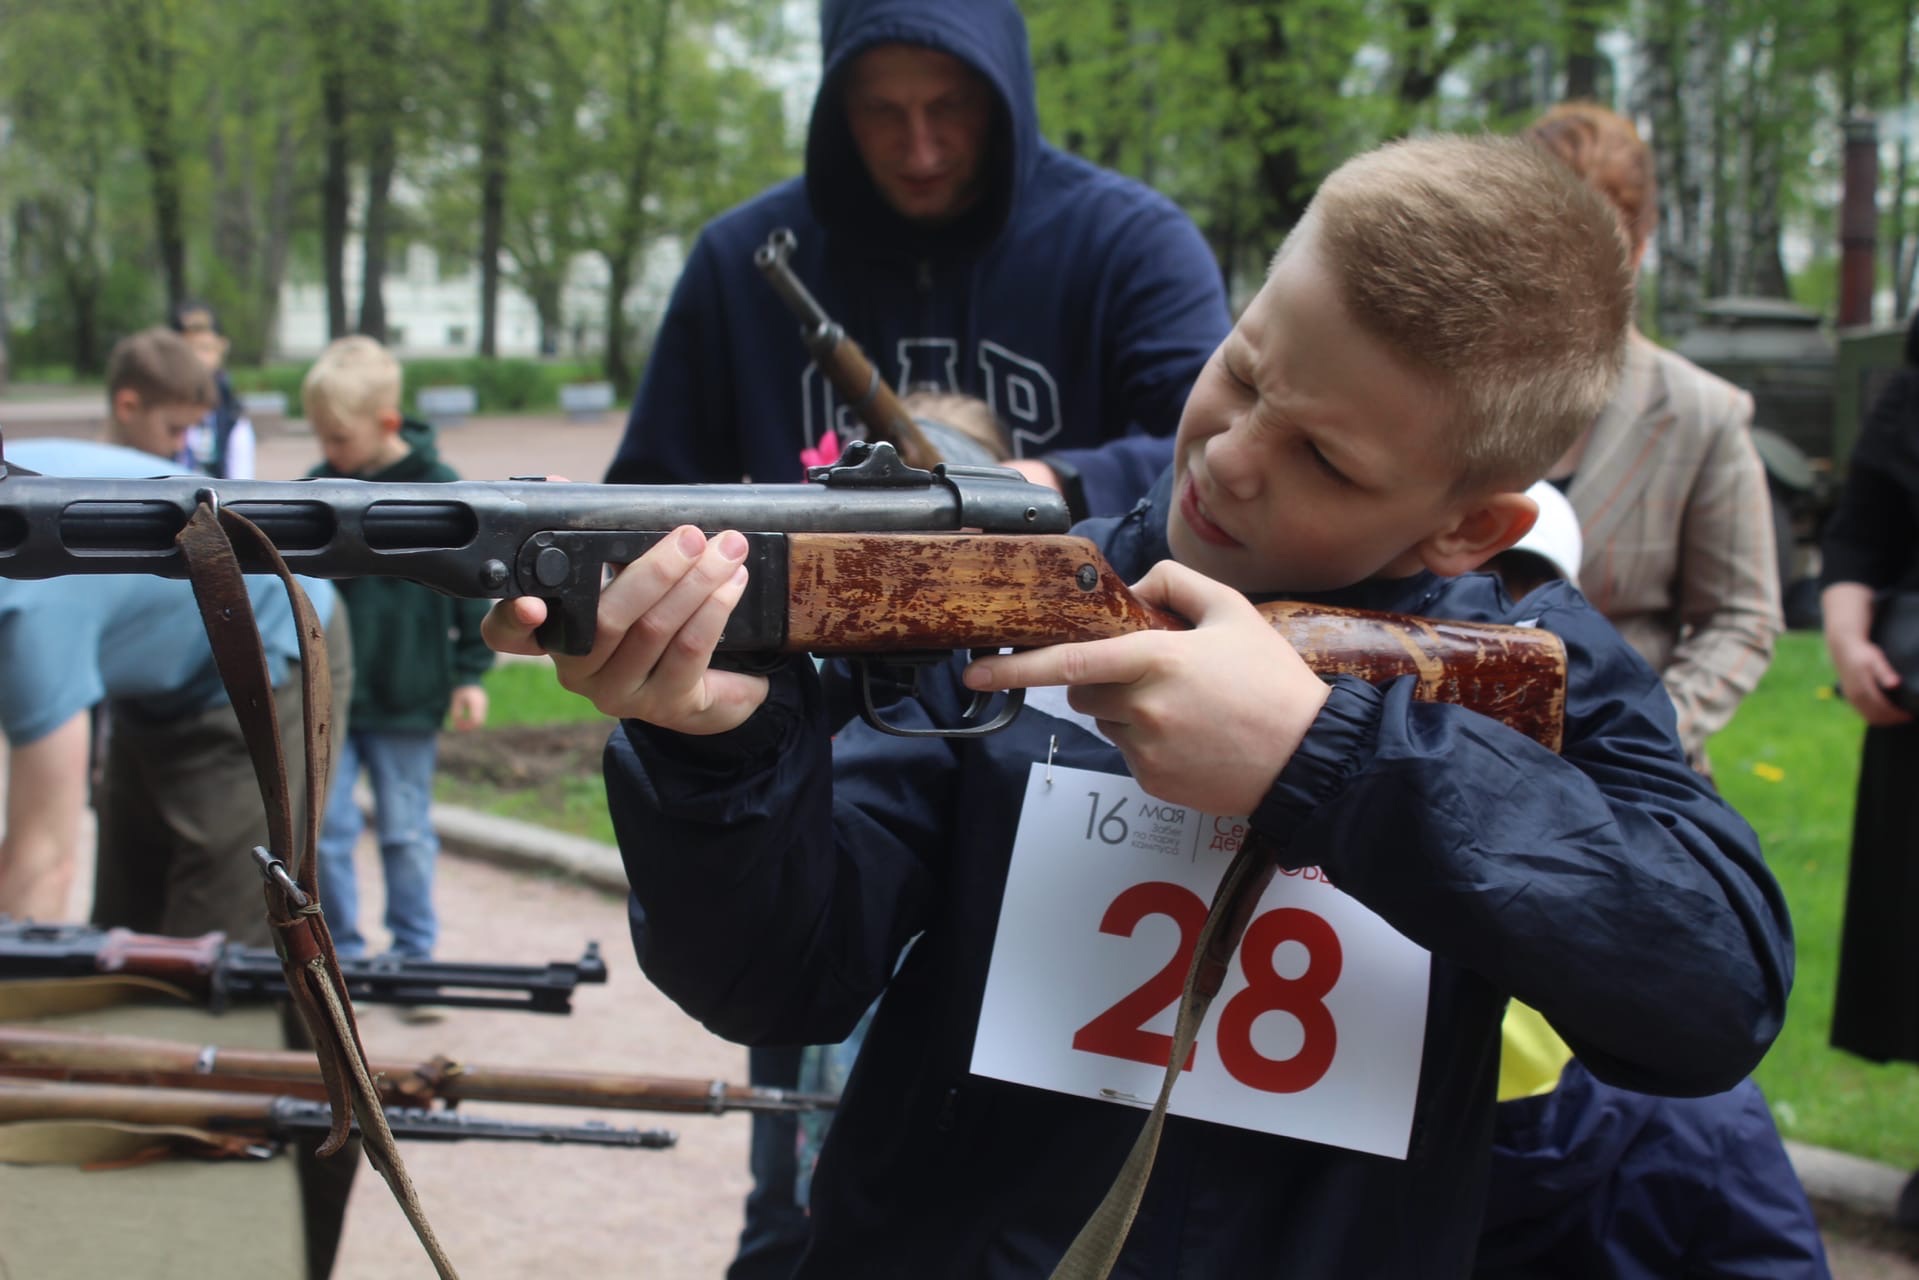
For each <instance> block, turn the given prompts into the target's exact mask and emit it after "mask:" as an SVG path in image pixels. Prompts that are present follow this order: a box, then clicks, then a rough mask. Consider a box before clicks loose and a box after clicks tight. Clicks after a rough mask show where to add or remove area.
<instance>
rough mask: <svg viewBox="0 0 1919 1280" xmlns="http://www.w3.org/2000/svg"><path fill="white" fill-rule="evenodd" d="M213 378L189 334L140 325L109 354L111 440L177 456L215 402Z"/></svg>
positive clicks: (108, 407)
mask: <svg viewBox="0 0 1919 1280" xmlns="http://www.w3.org/2000/svg"><path fill="white" fill-rule="evenodd" d="M213 402H214V393H213V379H212V378H210V377H209V376H208V375H207V371H206V366H205V365H203V364H201V363H200V360H199V358H198V357H197V356H195V355H194V354H193V348H192V347H190V346H189V345H188V344H187V342H186V340H185V339H184V338H182V337H180V336H179V335H178V334H176V333H174V332H172V331H171V330H168V329H161V328H158V327H155V328H152V329H142V330H141V331H140V332H138V333H136V334H134V335H132V336H131V337H127V338H122V339H121V340H120V341H119V342H117V343H115V344H114V348H113V351H112V353H111V354H110V355H108V357H107V442H108V443H109V444H118V445H125V446H126V447H127V448H129V449H139V450H141V451H143V452H145V453H153V454H158V455H159V456H160V457H162V458H174V459H178V457H179V455H180V452H181V450H182V449H183V448H184V447H185V444H186V437H187V432H188V431H189V430H190V429H191V428H192V427H193V424H194V423H196V422H198V421H200V419H201V418H203V417H205V416H206V412H207V410H208V409H209V408H210V407H211V406H212V405H213Z"/></svg>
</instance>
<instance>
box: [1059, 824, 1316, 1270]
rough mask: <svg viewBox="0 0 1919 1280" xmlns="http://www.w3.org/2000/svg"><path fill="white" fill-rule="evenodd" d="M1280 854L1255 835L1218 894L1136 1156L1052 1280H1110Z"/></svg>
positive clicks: (1129, 1160) (1237, 856) (1196, 952)
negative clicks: (1188, 1072) (1177, 1088)
mask: <svg viewBox="0 0 1919 1280" xmlns="http://www.w3.org/2000/svg"><path fill="white" fill-rule="evenodd" d="M1278 852H1279V851H1278V849H1277V848H1276V847H1275V846H1274V844H1273V842H1272V839H1271V838H1270V837H1268V836H1266V835H1263V834H1262V833H1260V832H1259V831H1257V830H1255V831H1253V832H1252V833H1251V834H1250V835H1249V836H1248V837H1247V839H1246V841H1245V842H1244V843H1243V844H1242V845H1241V846H1240V849H1239V852H1238V853H1237V854H1235V855H1233V861H1232V863H1231V864H1230V865H1229V866H1228V867H1227V868H1226V874H1225V876H1224V877H1223V878H1222V879H1221V880H1220V882H1219V888H1218V889H1217V890H1215V891H1214V893H1213V903H1212V907H1211V908H1210V909H1209V910H1208V911H1207V913H1206V923H1205V925H1204V926H1203V927H1202V928H1201V929H1200V932H1199V941H1198V943H1197V945H1195V946H1194V948H1193V963H1192V965H1191V967H1189V968H1188V969H1187V970H1186V985H1185V988H1184V989H1183V990H1182V991H1181V992H1180V997H1179V1015H1178V1018H1177V1020H1176V1021H1175V1022H1174V1025H1173V1052H1172V1056H1171V1057H1170V1058H1169V1059H1168V1060H1167V1063H1166V1075H1165V1077H1164V1078H1163V1079H1161V1081H1160V1085H1159V1098H1158V1099H1157V1100H1156V1101H1155V1102H1154V1103H1153V1110H1152V1112H1151V1113H1150V1114H1149V1115H1148V1116H1147V1117H1146V1123H1145V1124H1144V1125H1143V1126H1141V1128H1140V1131H1139V1137H1138V1138H1137V1139H1135V1140H1134V1142H1133V1149H1132V1150H1131V1151H1129V1152H1128V1153H1127V1155H1126V1163H1125V1164H1123V1165H1121V1166H1120V1171H1119V1176H1118V1177H1116V1178H1114V1179H1113V1185H1112V1186H1111V1187H1109V1188H1107V1191H1106V1196H1105V1198H1104V1199H1103V1200H1101V1201H1100V1202H1099V1207H1098V1208H1097V1209H1094V1210H1093V1216H1092V1217H1090V1218H1088V1219H1087V1220H1086V1225H1085V1226H1083V1227H1081V1228H1080V1229H1079V1235H1077V1236H1075V1237H1074V1238H1073V1243H1072V1245H1071V1247H1069V1248H1068V1249H1067V1250H1066V1254H1065V1256H1064V1257H1062V1258H1061V1259H1060V1261H1059V1265H1058V1266H1057V1267H1055V1268H1054V1269H1053V1280H1106V1277H1107V1276H1108V1275H1109V1274H1110V1273H1111V1272H1112V1270H1113V1264H1114V1263H1116V1262H1118V1261H1119V1251H1120V1249H1121V1248H1122V1247H1124V1245H1125V1244H1126V1234H1127V1232H1129V1231H1131V1230H1132V1228H1133V1215H1135V1214H1136V1213H1138V1212H1139V1202H1140V1197H1142V1196H1143V1195H1145V1194H1146V1180H1147V1179H1148V1178H1149V1177H1151V1176H1152V1172H1153V1157H1154V1156H1155V1155H1157V1154H1158V1152H1159V1136H1160V1133H1161V1131H1162V1130H1164V1129H1165V1127H1166V1106H1167V1104H1168V1103H1169V1102H1171V1101H1172V1097H1173V1084H1174V1082H1176V1081H1177V1080H1178V1079H1179V1072H1180V1067H1181V1065H1182V1064H1184V1063H1185V1061H1186V1057H1187V1055H1188V1054H1190V1053H1191V1052H1192V1051H1193V1041H1194V1040H1195V1039H1196V1038H1197V1037H1198V1036H1199V1028H1200V1024H1201V1023H1202V1022H1204V1021H1205V1020H1206V1010H1207V1009H1208V1008H1209V1007H1210V1006H1211V1005H1212V1003H1213V997H1214V996H1216V995H1218V994H1219V989H1220V987H1221V985H1223V984H1224V983H1225V981H1226V971H1227V966H1228V965H1229V964H1231V962H1232V959H1233V952H1235V951H1237V950H1238V949H1239V940H1240V939H1241V938H1242V937H1243V936H1245V933H1246V926H1247V924H1248V923H1249V922H1250V921H1251V920H1252V918H1253V911H1254V909H1255V908H1256V907H1257V906H1258V905H1259V899H1260V896H1261V895H1262V894H1264V893H1265V892H1266V886H1267V885H1268V884H1270V883H1271V882H1272V879H1273V873H1274V872H1275V871H1277V870H1278V869H1279V857H1278Z"/></svg>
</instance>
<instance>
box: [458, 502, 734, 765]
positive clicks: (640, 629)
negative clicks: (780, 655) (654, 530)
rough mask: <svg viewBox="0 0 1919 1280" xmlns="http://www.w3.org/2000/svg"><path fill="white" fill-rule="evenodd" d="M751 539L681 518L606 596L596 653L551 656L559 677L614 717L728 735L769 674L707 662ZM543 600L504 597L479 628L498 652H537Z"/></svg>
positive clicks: (676, 729)
mask: <svg viewBox="0 0 1919 1280" xmlns="http://www.w3.org/2000/svg"><path fill="white" fill-rule="evenodd" d="M745 558H746V538H745V537H744V536H743V535H741V534H739V533H734V532H730V531H729V532H726V533H722V534H720V535H719V536H717V537H714V538H710V539H709V538H707V537H706V536H705V535H704V534H702V533H701V532H700V531H699V530H698V529H696V528H694V527H693V526H692V525H682V526H681V527H680V528H678V529H676V530H674V531H673V532H672V533H671V534H669V535H667V537H665V538H664V539H662V540H661V541H660V543H659V544H658V545H657V546H655V547H654V548H653V549H652V550H651V551H649V552H647V553H646V554H645V555H643V556H641V557H640V558H639V559H638V560H635V561H634V562H633V563H632V564H630V565H628V566H626V568H624V569H622V570H620V572H619V575H618V576H617V577H615V578H614V579H613V581H612V582H610V583H608V584H607V587H606V589H605V590H604V591H602V592H601V593H600V610H599V615H598V617H597V619H596V622H595V625H596V633H595V636H594V641H593V651H592V652H591V653H588V654H585V655H583V656H580V657H570V656H567V655H565V654H553V655H552V658H553V668H554V670H555V671H556V672H557V673H558V674H559V677H560V684H561V685H562V686H564V687H565V688H567V689H570V690H572V691H573V692H574V693H577V694H579V695H581V696H582V697H584V698H586V699H587V700H589V701H590V702H592V703H593V705H594V706H596V707H598V708H599V709H600V710H601V711H603V712H605V713H606V714H607V715H610V716H618V717H619V718H621V719H631V720H644V721H646V722H647V723H649V724H655V725H658V726H660V727H661V728H663V729H671V730H673V731H674V732H676V733H690V734H709V733H724V732H725V731H726V730H728V729H732V728H735V727H737V726H739V725H741V724H743V723H745V721H746V719H747V717H749V716H751V715H752V714H753V713H754V712H755V711H756V710H758V709H759V706H760V704H761V703H762V702H764V701H765V700H766V687H767V686H766V677H765V676H755V675H746V674H743V673H741V672H737V671H717V670H713V669H712V668H710V667H708V665H707V664H708V663H709V662H710V661H711V660H712V657H713V649H714V647H715V646H716V645H718V644H719V642H720V635H721V633H722V632H723V631H724V630H725V628H726V620H727V618H728V616H730V615H731V614H732V612H733V606H734V605H735V604H737V603H739V599H740V594H741V592H743V591H744V590H745V589H746V569H745V567H744V565H743V564H742V563H741V562H742V561H743V560H745ZM545 620H546V603H545V602H544V601H542V600H539V599H536V598H534V597H530V596H520V597H517V598H515V599H511V600H502V601H500V602H499V603H498V604H496V605H494V606H493V608H492V609H491V610H490V611H489V612H488V613H487V615H486V621H485V622H484V623H482V624H481V627H480V633H481V634H482V635H483V636H485V637H486V642H487V644H488V645H490V646H492V647H493V648H494V649H496V650H498V651H499V652H501V653H527V654H539V653H543V652H544V650H542V649H541V648H540V645H539V642H538V641H537V640H536V639H534V635H533V633H534V631H535V629H536V628H538V626H539V625H540V623H542V622H543V621H545Z"/></svg>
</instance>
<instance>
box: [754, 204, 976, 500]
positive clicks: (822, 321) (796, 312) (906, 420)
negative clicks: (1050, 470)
mask: <svg viewBox="0 0 1919 1280" xmlns="http://www.w3.org/2000/svg"><path fill="white" fill-rule="evenodd" d="M798 247H799V238H798V237H796V236H795V235H794V234H793V232H792V231H791V229H789V228H787V227H778V228H775V229H774V230H773V232H772V233H771V234H769V235H768V236H767V237H766V243H764V244H762V245H761V246H760V247H759V248H757V249H755V250H754V251H753V265H754V266H756V267H758V268H759V269H760V274H762V275H764V276H765V277H766V282H767V283H768V284H769V285H771V286H773V292H774V293H777V294H778V295H779V296H780V301H781V302H784V303H785V304H786V308H787V310H789V311H791V312H792V313H793V317H794V319H796V320H798V321H799V322H800V341H801V342H802V343H804V344H805V345H806V349H807V351H808V352H809V353H810V354H811V355H812V357H813V363H814V364H816V365H818V366H819V369H820V372H821V373H822V374H824V375H825V376H826V380H827V381H828V382H830V383H832V384H833V389H834V390H835V391H837V392H839V394H840V398H841V399H842V400H844V401H846V404H847V407H848V408H850V409H851V410H852V411H853V412H854V413H855V414H856V415H857V416H858V417H859V420H860V422H861V424H862V425H864V426H865V428H866V439H867V440H868V441H869V442H871V443H873V444H890V445H892V446H893V447H894V448H895V449H897V450H899V455H900V458H901V460H902V461H904V462H905V463H906V464H907V465H908V466H910V467H923V468H931V467H933V466H935V465H937V464H939V463H942V462H960V463H969V464H987V463H994V462H998V461H1000V460H1002V459H1004V458H1006V457H1008V456H1010V454H1011V452H1012V444H1011V442H1010V441H1008V440H1006V439H1005V433H1004V432H1003V431H999V432H997V433H996V434H997V435H998V437H999V438H997V439H994V440H991V441H988V440H987V439H984V438H982V436H981V435H974V434H972V433H970V432H968V431H965V430H962V429H961V428H960V427H958V426H954V425H950V424H948V423H944V422H936V421H932V420H929V419H920V418H915V417H914V416H913V415H912V414H911V413H908V412H907V410H906V406H905V405H904V404H902V403H900V398H899V396H897V395H896V394H894V391H893V388H892V386H891V385H889V384H888V383H887V381H886V379H884V378H882V377H880V373H879V370H878V369H876V368H875V367H874V366H873V362H872V361H870V360H868V359H867V358H866V353H865V352H864V351H862V350H860V344H859V343H857V342H855V341H853V339H852V338H851V337H850V336H848V334H847V332H846V327H845V326H844V325H842V324H840V323H839V322H838V321H836V320H834V319H833V318H832V317H831V316H829V315H827V314H826V309H825V308H824V307H822V306H820V304H819V302H818V301H817V300H815V299H814V297H813V295H812V293H810V292H809V291H808V290H807V288H806V286H805V285H804V284H803V283H801V282H800V278H799V277H798V276H797V275H795V274H794V273H793V268H792V267H791V266H790V265H789V259H791V257H792V255H793V250H794V249H796V248H798ZM983 434H984V428H982V435H983ZM807 443H808V444H812V443H813V442H812V441H808V442H807Z"/></svg>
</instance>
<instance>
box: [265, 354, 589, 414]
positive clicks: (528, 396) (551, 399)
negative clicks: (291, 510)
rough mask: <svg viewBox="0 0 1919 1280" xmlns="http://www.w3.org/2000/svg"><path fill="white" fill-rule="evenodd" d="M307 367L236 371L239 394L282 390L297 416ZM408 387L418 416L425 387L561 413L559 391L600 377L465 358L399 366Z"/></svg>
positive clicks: (497, 404) (491, 405) (513, 408)
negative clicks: (417, 399) (417, 401)
mask: <svg viewBox="0 0 1919 1280" xmlns="http://www.w3.org/2000/svg"><path fill="white" fill-rule="evenodd" d="M308 367H309V366H307V365H306V364H272V365H267V366H264V367H257V368H252V369H239V368H236V369H234V370H232V371H231V373H232V378H233V388H234V390H235V391H239V392H243V393H246V392H254V391H277V392H279V393H280V394H281V395H284V396H285V397H286V398H287V405H288V406H289V412H291V413H294V414H298V413H299V404H300V383H301V380H302V379H304V378H305V377H306V372H307V368H308ZM400 368H401V376H402V380H403V385H404V387H405V391H404V394H403V395H402V398H401V403H402V407H403V408H404V409H405V410H406V412H408V413H412V412H414V396H415V395H416V394H417V393H418V391H419V389H420V388H421V387H443V386H458V387H472V388H473V394H474V399H475V401H476V402H477V412H480V413H520V412H524V411H529V410H536V409H557V408H558V407H559V405H560V388H561V387H563V386H565V385H566V384H567V383H569V382H591V381H594V380H596V379H597V378H598V377H599V369H598V367H597V366H595V365H590V364H585V363H583V362H580V361H576V360H575V361H569V360H523V359H511V358H505V357H502V358H499V359H493V360H488V359H485V358H483V357H480V356H471V357H466V358H462V359H451V360H447V359H422V360H403V361H401V362H400Z"/></svg>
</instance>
